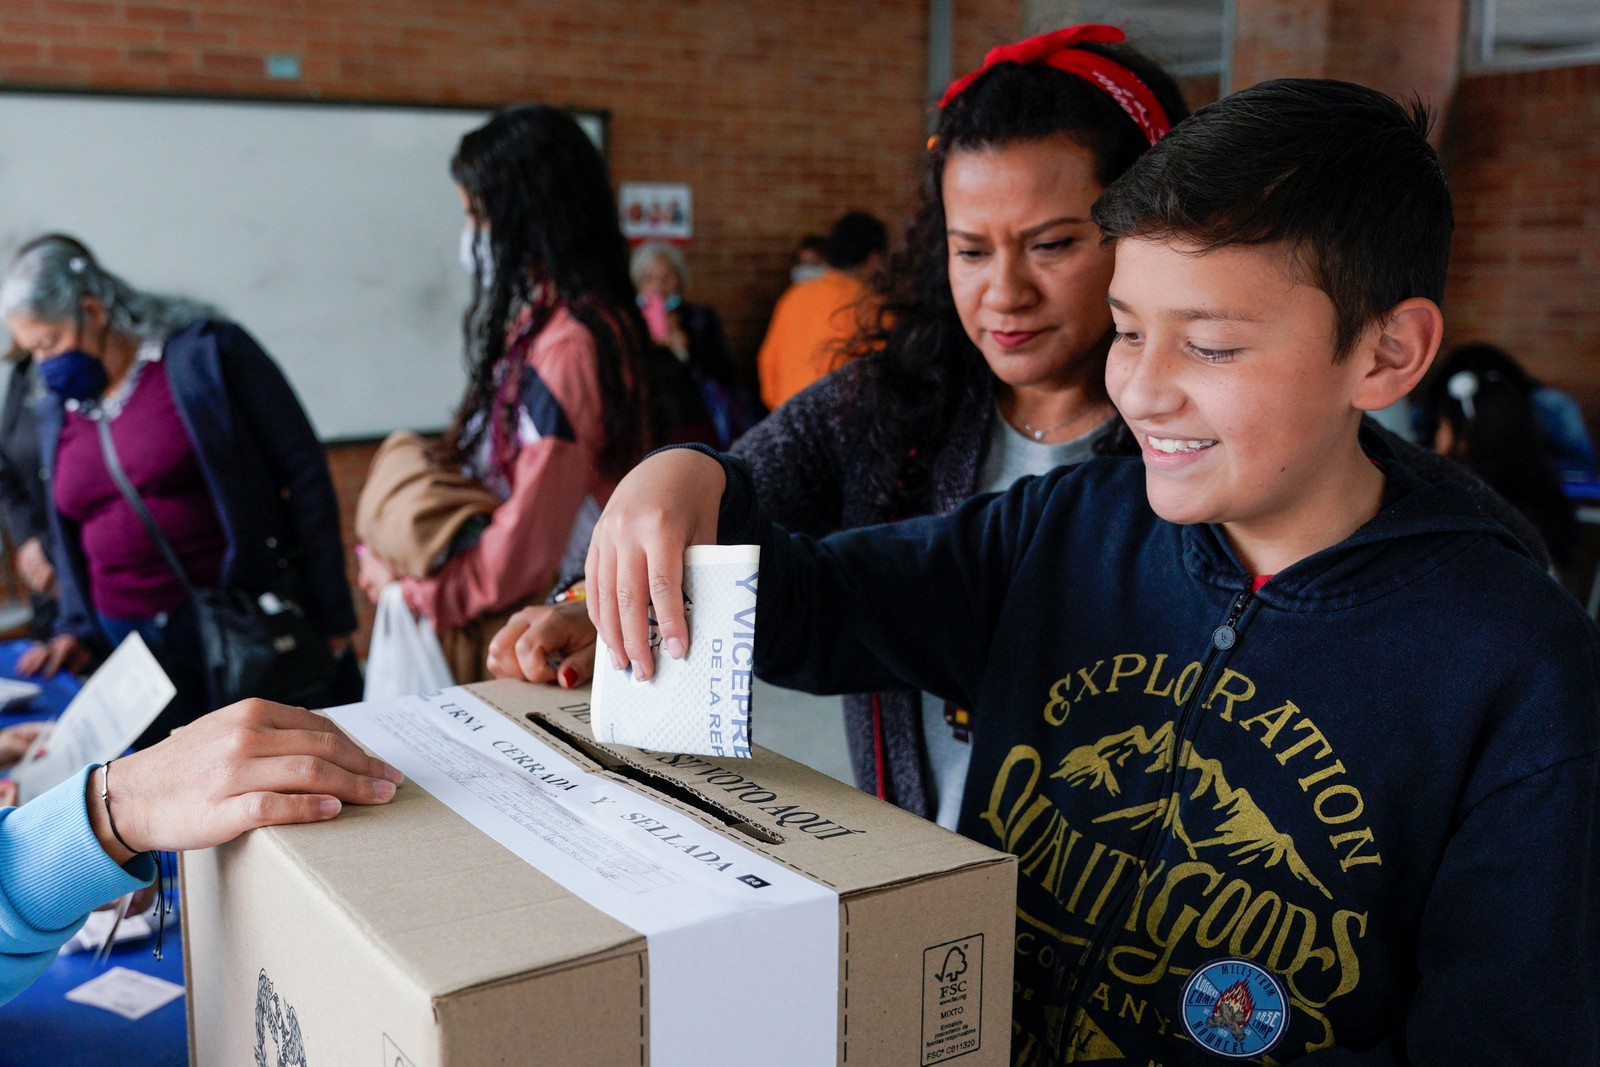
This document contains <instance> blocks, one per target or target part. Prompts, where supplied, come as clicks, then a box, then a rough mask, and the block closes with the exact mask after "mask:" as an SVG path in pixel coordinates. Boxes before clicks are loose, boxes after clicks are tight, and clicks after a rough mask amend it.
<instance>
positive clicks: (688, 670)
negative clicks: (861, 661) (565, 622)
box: [592, 545, 761, 759]
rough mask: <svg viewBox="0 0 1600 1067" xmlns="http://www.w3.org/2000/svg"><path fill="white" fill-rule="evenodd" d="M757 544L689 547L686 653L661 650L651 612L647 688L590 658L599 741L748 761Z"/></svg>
mask: <svg viewBox="0 0 1600 1067" xmlns="http://www.w3.org/2000/svg"><path fill="white" fill-rule="evenodd" d="M760 558H761V549H760V547H759V546H758V545H693V546H691V547H690V548H689V550H688V551H687V552H686V553H684V559H683V599H684V609H685V612H686V615H687V618H688V621H689V654H688V656H686V657H684V658H683V659H681V660H679V659H673V658H672V657H670V656H668V655H667V654H666V653H665V652H664V651H662V649H661V634H660V631H659V630H657V628H656V620H655V613H654V612H653V611H652V612H651V615H650V649H651V652H652V654H653V655H654V657H655V664H656V671H655V675H654V677H652V678H651V679H650V680H649V681H648V682H641V681H638V680H636V679H635V678H634V677H633V672H632V671H631V670H629V669H626V668H625V669H623V670H618V669H617V668H616V667H615V666H613V665H612V663H611V657H610V655H608V654H607V653H606V652H605V651H604V650H603V649H602V650H601V653H600V655H598V656H596V657H595V675H594V693H593V697H592V704H593V720H592V722H593V726H594V734H595V737H596V738H597V739H598V740H601V741H605V742H608V743H610V744H615V745H631V746H633V747H634V748H646V749H650V750H652V751H656V752H692V753H695V754H698V755H705V756H719V757H722V758H724V759H729V758H733V759H748V758H749V757H750V683H751V681H753V679H754V675H753V673H752V661H753V659H754V653H755V639H756V572H757V563H758V562H759V561H760Z"/></svg>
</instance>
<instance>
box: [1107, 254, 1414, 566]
mask: <svg viewBox="0 0 1600 1067" xmlns="http://www.w3.org/2000/svg"><path fill="white" fill-rule="evenodd" d="M1288 266H1289V260H1288V256H1287V253H1286V252H1285V250H1284V249H1282V248H1280V247H1276V246H1270V245H1267V246H1260V245H1257V246H1230V247H1224V248H1220V249H1217V250H1215V251H1212V252H1206V253H1203V254H1201V253H1196V252H1194V251H1193V250H1192V249H1186V248H1184V247H1183V246H1182V245H1176V246H1175V245H1174V244H1170V243H1166V242H1162V241H1152V240H1139V239H1131V238H1124V239H1123V240H1121V241H1119V242H1118V243H1117V248H1116V272H1115V275H1114V277H1113V278H1112V282H1111V290H1110V296H1109V297H1108V299H1109V302H1110V304H1111V310H1112V319H1113V321H1114V322H1115V325H1116V330H1117V338H1116V341H1115V342H1114V343H1113V344H1112V346H1111V355H1110V358H1109V361H1108V363H1107V366H1106V387H1107V389H1108V391H1109V392H1110V395H1111V399H1112V401H1113V402H1114V403H1115V404H1116V405H1117V408H1118V410H1120V411H1121V413H1122V416H1123V418H1124V419H1126V420H1127V423H1128V425H1129V427H1130V428H1132V430H1133V432H1134V434H1135V435H1136V436H1137V437H1138V439H1139V444H1140V446H1141V448H1142V452H1143V457H1144V464H1145V485H1146V491H1147V492H1148V493H1149V497H1150V506H1151V507H1152V508H1153V509H1154V510H1155V512H1156V513H1157V514H1158V515H1160V516H1161V517H1162V518H1164V519H1167V520H1168V521H1171V522H1176V523H1199V522H1208V523H1218V524H1220V525H1222V526H1223V528H1224V531H1225V532H1226V534H1227V535H1228V538H1229V541H1230V542H1231V543H1232V545H1233V547H1234V550H1235V551H1236V552H1237V553H1238V554H1239V556H1240V558H1241V560H1242V561H1243V562H1244V563H1245V565H1246V566H1247V567H1249V568H1251V570H1252V571H1253V572H1254V573H1256V574H1272V573H1276V572H1277V571H1278V570H1281V569H1283V568H1284V567H1287V566H1288V565H1289V564H1291V563H1294V562H1295V561H1296V560H1299V559H1302V558H1304V557H1305V556H1307V555H1310V554H1311V553H1313V552H1316V551H1319V550H1321V549H1323V548H1326V547H1328V546H1330V545H1332V544H1335V543H1337V542H1338V541H1340V540H1342V539H1343V538H1345V537H1347V536H1349V534H1351V533H1353V532H1354V531H1355V529H1356V528H1357V527H1359V526H1360V525H1361V524H1362V523H1364V522H1366V521H1367V520H1368V519H1370V518H1371V517H1372V516H1373V515H1375V514H1376V513H1377V510H1378V506H1379V504H1380V502H1381V500H1382V494H1383V476H1382V474H1380V473H1379V472H1378V470H1377V469H1376V468H1375V467H1373V466H1372V464H1371V463H1370V462H1369V461H1368V460H1367V459H1366V456H1365V455H1364V454H1363V453H1362V452H1361V450H1360V447H1359V446H1358V445H1357V443H1356V428H1357V425H1358V424H1359V422H1360V418H1361V410H1360V408H1359V407H1358V406H1357V405H1358V403H1361V404H1366V405H1368V406H1370V402H1371V400H1372V395H1373V390H1372V388H1371V387H1370V385H1369V382H1370V380H1371V378H1372V368H1373V364H1374V356H1375V353H1376V348H1377V341H1376V338H1377V337H1378V336H1379V335H1381V334H1382V330H1381V329H1380V328H1379V327H1378V326H1376V325H1374V326H1372V327H1369V328H1368V330H1367V331H1365V332H1364V333H1363V334H1362V336H1361V338H1360V339H1359V340H1358V341H1357V343H1356V345H1355V346H1354V350H1353V351H1352V353H1351V354H1350V356H1349V358H1347V359H1345V360H1343V361H1341V362H1339V363H1335V362H1334V358H1333V355H1334V352H1333V346H1334V326H1335V323H1334V307H1333V303H1332V301H1330V300H1329V299H1328V296H1327V294H1325V293H1323V292H1322V291H1321V290H1319V289H1316V288H1314V287H1312V286H1310V285H1307V284H1304V283H1302V282H1300V281H1298V280H1297V279H1296V278H1295V277H1294V276H1293V275H1291V274H1290V273H1289V271H1288Z"/></svg>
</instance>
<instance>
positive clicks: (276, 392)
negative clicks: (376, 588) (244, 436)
mask: <svg viewBox="0 0 1600 1067" xmlns="http://www.w3.org/2000/svg"><path fill="white" fill-rule="evenodd" d="M218 325H219V329H218V336H217V341H218V344H219V346H221V347H223V348H225V350H226V352H227V356H226V359H225V362H224V364H223V378H224V381H225V382H226V383H227V388H228V400H229V404H230V405H231V407H232V408H233V410H234V411H235V412H237V413H238V416H239V418H240V419H241V420H242V422H243V423H244V425H245V426H246V427H247V428H248V431H249V433H250V436H251V438H252V439H253V440H254V441H255V442H256V445H257V447H258V448H260V450H261V454H262V455H263V457H265V459H266V462H267V466H268V468H269V469H270V471H271V474H272V478H273V481H274V482H276V484H277V486H278V487H279V489H280V490H282V491H285V492H287V494H288V502H287V506H286V514H287V515H288V517H289V521H290V522H291V523H292V524H293V527H294V536H295V544H296V546H297V547H298V548H299V550H300V566H301V569H302V574H303V575H304V577H305V585H306V593H307V595H308V596H309V597H310V598H311V599H312V601H313V603H312V605H311V607H312V608H313V610H314V613H315V615H316V619H317V622H318V624H319V625H320V626H321V628H322V630H323V632H324V633H327V634H329V635H338V634H347V633H350V632H351V631H353V630H354V629H355V628H356V615H355V606H354V605H353V604H352V603H351V600H350V583H349V582H348V581H346V579H345V570H344V541H343V540H342V538H341V536H340V533H339V499H338V497H337V496H336V495H335V493H334V491H333V476H332V475H331V474H330V473H329V472H328V453H327V450H326V449H324V448H323V446H322V442H321V441H320V440H319V439H318V438H317V434H316V431H315V430H314V429H312V426H311V419H310V418H309V417H308V416H307V415H306V411H305V408H304V407H302V406H301V404H300V398H299V397H298V396H297V395H295V391H294V387H293V386H291V385H290V384H289V380H288V379H287V378H285V377H284V376H283V371H282V370H280V369H279V368H278V365H277V364H276V363H274V362H273V361H272V357H271V356H269V355H267V353H266V352H265V351H264V350H263V349H262V348H261V346H260V345H259V344H257V343H256V341H255V338H253V337H251V336H250V335H249V334H248V333H246V332H245V331H244V329H242V328H241V327H239V326H235V325H233V324H232V323H227V324H220V323H219V324H218Z"/></svg>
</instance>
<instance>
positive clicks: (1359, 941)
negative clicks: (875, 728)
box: [720, 433, 1600, 1067]
mask: <svg viewBox="0 0 1600 1067" xmlns="http://www.w3.org/2000/svg"><path fill="white" fill-rule="evenodd" d="M1363 444H1364V447H1366V449H1367V451H1368V454H1369V455H1372V456H1373V457H1374V458H1375V459H1377V460H1378V461H1379V462H1380V463H1382V464H1383V465H1384V466H1385V467H1386V468H1387V469H1388V470H1389V477H1388V479H1387V487H1388V488H1387V492H1386V498H1385V502H1384V505H1383V507H1382V509H1381V511H1380V512H1379V514H1378V515H1377V517H1375V518H1374V519H1373V520H1371V521H1370V522H1368V523H1367V524H1366V525H1364V526H1363V527H1362V528H1361V529H1360V530H1358V531H1357V532H1356V533H1355V534H1353V535H1352V536H1351V537H1349V538H1348V539H1346V540H1345V541H1343V542H1341V543H1340V544H1338V545H1335V546H1333V547H1331V548H1329V549H1326V550H1324V551H1322V552H1319V553H1317V554H1315V555H1313V556H1311V557H1308V558H1307V559H1304V560H1302V561H1300V562H1298V563H1296V564H1294V565H1293V566H1291V567H1288V568H1285V569H1284V570H1283V571H1281V572H1280V573H1279V574H1277V575H1276V576H1274V577H1273V578H1272V579H1271V581H1269V582H1268V583H1267V584H1266V585H1265V586H1264V587H1263V588H1262V589H1261V590H1260V591H1259V592H1256V593H1252V592H1251V591H1250V587H1251V579H1250V576H1249V574H1248V572H1247V571H1246V570H1245V569H1244V568H1243V567H1242V566H1241V565H1240V563H1239V562H1238V560H1237V559H1236V558H1235V556H1234V555H1233V553H1232V552H1231V551H1230V549H1229V548H1228V547H1227V544H1226V542H1225V541H1224V539H1223V537H1222V535H1221V533H1220V531H1218V530H1217V529H1216V528H1214V527H1211V526H1205V525H1199V526H1176V525H1173V524H1171V523H1168V522H1165V521H1163V520H1161V519H1160V518H1158V517H1157V516H1156V515H1155V514H1154V513H1153V512H1151V510H1150V508H1149V505H1148V503H1147V501H1146V498H1145V492H1144V474H1143V469H1142V465H1141V463H1140V461H1139V460H1137V459H1100V460H1095V461H1092V462H1090V463H1087V464H1084V465H1083V466H1080V467H1078V468H1075V469H1072V470H1070V471H1061V472H1056V473H1053V474H1050V475H1047V476H1045V477H1043V478H1036V479H1024V480H1023V481H1021V482H1019V483H1018V484H1017V485H1016V486H1015V487H1013V488H1012V489H1011V490H1010V491H1008V492H1006V493H1003V494H999V495H994V496H987V497H983V498H979V499H977V500H975V501H972V502H969V503H968V504H965V505H963V506H962V507H960V508H958V509H957V510H956V511H955V512H954V513H953V514H952V515H950V516H947V517H944V518H929V519H916V520H911V521H909V522H905V523H899V524H895V525H890V526H878V527H872V528H867V529H860V530H852V531H846V532H844V533H841V534H836V535H833V536H831V537H828V538H826V539H824V540H822V541H812V540H810V539H808V538H805V537H802V536H799V535H790V534H787V533H786V532H785V531H783V530H782V529H781V528H780V527H777V526H775V525H773V524H771V523H770V522H769V521H768V520H767V519H766V518H765V517H764V516H763V515H762V514H761V512H760V508H759V507H758V506H757V504H756V488H755V486H754V484H753V483H752V482H751V480H750V478H749V476H748V474H747V473H746V472H745V471H744V469H743V467H742V465H741V464H739V463H738V462H737V461H734V460H725V465H726V468H727V471H728V477H729V491H728V492H727V494H726V495H725V497H724V509H723V514H722V525H721V530H720V537H721V540H723V541H724V542H725V543H745V542H755V543H759V544H760V545H761V577H760V582H761V611H760V627H759V628H758V630H757V640H756V669H757V673H758V674H759V675H760V676H761V677H762V678H764V679H766V680H768V681H771V682H775V683H777V684H780V685H786V686H793V687H796V688H800V689H806V690H809V691H812V692H839V691H863V690H872V689H895V688H903V687H907V686H911V687H916V688H920V689H926V690H929V691H931V692H933V693H935V694H938V695H940V696H942V697H944V698H946V699H948V700H953V701H956V702H958V703H961V704H962V705H963V706H965V707H968V708H970V709H972V713H973V716H972V717H973V737H974V750H973V754H972V767H971V772H970V775H969V778H968V783H967V793H966V801H965V804H964V806H963V811H962V818H961V829H962V832H963V833H964V834H966V835H968V836H970V837H972V838H974V839H976V840H978V841H982V842H985V843H988V844H991V845H993V846H995V847H997V848H1001V849H1005V850H1008V851H1010V852H1012V853H1014V854H1016V855H1017V856H1018V857H1019V859H1020V862H1019V874H1020V885H1019V899H1018V925H1017V933H1018V941H1017V956H1016V964H1017V972H1016V973H1017V990H1018V996H1017V998H1016V1002H1015V1018H1016V1039H1015V1046H1014V1060H1015V1062H1016V1063H1018V1064H1039V1063H1054V1062H1061V1061H1062V1060H1064V1059H1068V1058H1076V1059H1078V1060H1088V1059H1092V1060H1095V1061H1100V1062H1113V1063H1126V1064H1129V1065H1133V1067H1145V1065H1146V1064H1148V1063H1159V1064H1164V1065H1166V1067H1178V1065H1181V1064H1215V1063H1219V1062H1224V1061H1223V1060H1222V1059H1221V1058H1219V1057H1217V1056H1215V1055H1213V1054H1212V1053H1211V1052H1209V1051H1206V1050H1205V1049H1204V1048H1202V1046H1201V1044H1200V1043H1199V1042H1201V1041H1204V1042H1206V1043H1207V1044H1210V1045H1211V1046H1212V1047H1214V1048H1217V1049H1221V1050H1224V1051H1233V1052H1244V1053H1249V1054H1252V1055H1255V1056H1259V1055H1261V1054H1264V1053H1265V1054H1270V1056H1271V1062H1279V1063H1282V1062H1287V1061H1289V1060H1303V1062H1305V1063H1307V1064H1310V1063H1326V1064H1333V1063H1351V1064H1355V1063H1361V1064H1373V1065H1378V1064H1383V1065H1398V1064H1451V1065H1462V1064H1540V1065H1559V1064H1585V1065H1592V1064H1594V1063H1596V1062H1597V1061H1600V953H1596V952H1595V950H1594V946H1595V943H1596V936H1597V934H1600V866H1597V865H1600V806H1597V796H1600V792H1597V790H1600V782H1597V778H1600V678H1597V664H1600V631H1597V630H1596V628H1595V626H1594V624H1593V623H1592V622H1591V621H1590V620H1589V618H1588V617H1587V616H1586V615H1585V614H1584V612H1583V610H1582V609H1581V608H1580V607H1579V606H1578V605H1577V603H1576V602H1575V601H1573V600H1572V598H1571V597H1570V596H1568V595H1567V594H1566V593H1565V592H1564V591H1562V590H1561V589H1560V588H1559V587H1558V586H1557V585H1556V584H1555V583H1554V582H1553V581H1551V580H1550V579H1549V577H1548V576H1547V575H1546V574H1545V573H1543V572H1542V570H1541V568H1540V566H1539V565H1538V564H1537V563H1536V562H1535V561H1534V560H1533V559H1532V558H1531V557H1530V556H1529V555H1528V553H1527V552H1526V551H1524V550H1523V549H1522V548H1521V547H1520V546H1519V545H1518V544H1517V542H1516V541H1515V539H1513V538H1512V537H1511V536H1510V535H1509V534H1508V533H1507V532H1506V531H1505V530H1504V529H1503V528H1502V527H1500V526H1499V525H1498V524H1496V523H1494V522H1493V521H1491V520H1489V519H1488V518H1486V517H1484V516H1483V515H1482V514H1481V513H1480V512H1479V510H1478V507H1477V505H1476V503H1475V502H1474V500H1473V499H1472V498H1471V496H1470V495H1469V494H1468V493H1466V492H1465V491H1463V490H1462V489H1461V488H1460V487H1459V486H1456V485H1450V484H1429V483H1425V482H1423V481H1421V480H1420V479H1418V478H1416V477H1415V476H1413V475H1412V474H1410V473H1409V472H1408V471H1407V469H1406V468H1405V466H1404V465H1403V464H1401V463H1399V462H1397V456H1396V455H1395V453H1394V452H1393V451H1392V450H1390V449H1389V448H1388V447H1387V446H1386V445H1385V444H1384V443H1383V441H1382V440H1381V439H1379V438H1378V437H1377V436H1376V435H1374V434H1371V433H1367V434H1365V435H1364V438H1363ZM1229 960H1233V961H1235V962H1233V963H1227V962H1226V961H1229ZM1230 968H1231V970H1230ZM1237 973H1244V974H1247V975H1249V976H1250V980H1251V981H1252V982H1259V983H1260V985H1259V987H1258V986H1257V985H1250V986H1249V988H1248V992H1249V993H1251V994H1253V999H1254V1014H1253V1015H1252V1014H1250V1011H1249V1010H1248V1009H1249V1005H1248V1004H1245V1005H1244V1007H1243V1008H1241V1007H1239V1005H1237V1004H1236V1005H1235V1010H1234V1011H1233V1014H1232V1015H1231V1017H1229V1016H1227V1015H1226V1014H1225V1013H1223V1012H1222V1011H1221V1010H1220V1006H1219V1004H1220V994H1221V993H1222V992H1225V991H1229V990H1232V993H1233V995H1235V996H1237V995H1238V993H1239V989H1234V988H1233V987H1232V986H1231V985H1230V983H1232V982H1233V981H1234V978H1233V977H1231V975H1233V974H1237ZM1243 982H1244V980H1243V979H1241V980H1240V983H1241V984H1240V987H1239V988H1240V989H1243V988H1244V985H1243ZM1274 984H1275V985H1276V986H1277V988H1278V990H1279V993H1280V994H1281V996H1282V999H1283V1002H1282V1003H1281V1004H1278V1005H1276V1006H1274V1003H1273V1001H1272V999H1271V997H1269V996H1267V995H1266V992H1267V987H1269V986H1272V985H1274ZM1186 1019H1188V1020H1189V1022H1187V1023H1186V1022H1185V1020H1186ZM1230 1022H1231V1023H1233V1024H1237V1025H1238V1027H1239V1028H1238V1030H1237V1031H1236V1034H1235V1032H1233V1031H1230V1030H1229V1028H1228V1024H1229V1023H1230ZM1319 1050H1326V1051H1319ZM1335 1050H1337V1051H1335ZM1358 1054H1359V1055H1358ZM1256 1062H1267V1061H1264V1060H1259V1059H1257V1060H1256Z"/></svg>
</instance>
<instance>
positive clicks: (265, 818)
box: [88, 700, 401, 863]
mask: <svg viewBox="0 0 1600 1067" xmlns="http://www.w3.org/2000/svg"><path fill="white" fill-rule="evenodd" d="M102 775H108V776H109V782H106V781H105V778H103V777H102ZM400 781H401V775H400V772H399V771H397V770H395V769H394V768H393V767H391V766H389V765H388V764H387V763H384V762H383V761H382V760H379V759H376V758H374V757H372V756H368V755H367V754H366V753H365V752H364V751H362V749H361V748H360V746H358V745H357V744H356V743H355V742H354V741H351V740H350V739H349V738H348V737H346V736H345V735H344V734H343V733H342V732H340V730H339V728H338V727H336V726H335V725H333V723H332V722H330V721H329V720H328V719H326V718H324V717H323V716H321V715H317V714H314V713H312V712H309V711H307V710H305V709H304V708H291V707H288V706H286V705H283V704H274V703H272V702H271V701H266V700H242V701H240V702H239V703H237V704H232V705H229V706H228V707H226V708H222V709H221V710H219V711H214V712H212V713H211V714H209V715H205V716H202V717H201V718H199V719H196V720H195V721H194V722H192V723H190V724H189V725H188V726H184V727H181V728H179V729H177V730H175V731H173V733H172V734H171V736H169V737H168V738H167V739H166V740H164V741H162V742H161V743H160V744H158V745H155V746H153V747H151V748H147V749H145V750H144V751H142V752H135V753H132V754H131V755H127V756H122V757H120V758H118V759H117V760H115V761H113V762H112V763H111V764H108V765H107V767H106V769H105V770H104V771H101V772H98V773H94V774H91V775H90V776H89V786H88V788H89V791H90V793H91V796H90V797H89V798H88V799H89V821H90V825H91V827H92V828H93V829H94V833H95V836H96V837H97V838H98V839H99V841H100V843H101V845H103V846H104V847H105V850H106V852H107V854H108V855H110V856H111V857H112V858H113V859H115V860H117V861H118V862H119V863H126V862H127V861H128V860H129V859H131V858H132V857H133V856H134V855H135V854H136V852H135V851H134V850H137V851H139V852H143V851H154V850H161V851H177V850H183V849H196V848H210V847H211V846H213V845H220V844H222V843H223V842H225V841H231V840H233V839H234V838H235V837H237V836H239V835H240V834H242V833H244V832H245V831H246V830H252V829H255V828H256V827H258V826H274V825H282V824H286V823H298V822H321V821H324V820H327V819H331V818H333V817H334V816H336V815H338V814H339V812H340V810H341V809H342V807H343V805H344V804H385V803H388V802H389V801H390V800H392V799H393V798H394V794H395V786H396V785H397V784H398V783H399V782H400ZM103 788H104V789H108V792H109V797H108V804H109V811H108V805H107V804H102V803H101V801H100V796H99V793H100V791H101V790H102V789H103ZM108 815H109V819H108ZM112 821H114V822H115V828H116V831H118V832H120V837H119V834H118V833H117V832H113V830H112V826H111V823H112Z"/></svg>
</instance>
